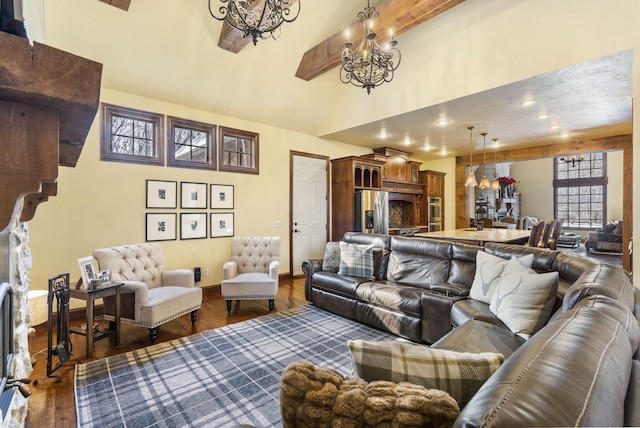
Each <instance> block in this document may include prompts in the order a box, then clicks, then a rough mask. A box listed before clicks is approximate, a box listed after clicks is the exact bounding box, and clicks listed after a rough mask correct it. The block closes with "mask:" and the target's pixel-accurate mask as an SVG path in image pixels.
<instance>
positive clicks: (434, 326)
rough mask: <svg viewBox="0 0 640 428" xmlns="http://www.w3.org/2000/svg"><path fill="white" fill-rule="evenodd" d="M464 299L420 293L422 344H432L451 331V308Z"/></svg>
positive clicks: (429, 292)
mask: <svg viewBox="0 0 640 428" xmlns="http://www.w3.org/2000/svg"><path fill="white" fill-rule="evenodd" d="M461 299H464V297H460V296H448V295H445V294H441V293H433V292H431V291H425V292H423V293H422V300H421V302H420V307H421V310H422V317H421V318H422V334H421V337H420V339H421V340H422V342H425V343H428V344H432V343H434V342H436V341H437V340H439V339H440V338H441V337H442V336H444V335H445V334H447V333H449V332H450V331H451V329H452V324H451V307H452V306H453V304H454V303H455V302H456V301H458V300H461Z"/></svg>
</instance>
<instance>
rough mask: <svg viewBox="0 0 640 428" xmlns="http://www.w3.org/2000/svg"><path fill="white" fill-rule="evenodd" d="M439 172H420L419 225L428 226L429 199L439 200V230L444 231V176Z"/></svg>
mask: <svg viewBox="0 0 640 428" xmlns="http://www.w3.org/2000/svg"><path fill="white" fill-rule="evenodd" d="M445 175H446V173H444V172H440V171H431V170H425V171H420V182H421V183H423V184H424V190H423V197H422V209H421V210H420V224H421V225H428V224H429V198H440V215H441V218H442V224H441V225H440V227H441V229H442V230H444V228H445V227H444V176H445Z"/></svg>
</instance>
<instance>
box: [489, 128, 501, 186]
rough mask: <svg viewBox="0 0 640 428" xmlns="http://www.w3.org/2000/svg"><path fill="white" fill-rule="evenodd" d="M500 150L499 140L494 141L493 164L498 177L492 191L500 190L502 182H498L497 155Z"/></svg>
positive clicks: (492, 183) (493, 183)
mask: <svg viewBox="0 0 640 428" xmlns="http://www.w3.org/2000/svg"><path fill="white" fill-rule="evenodd" d="M497 148H498V139H497V138H494V139H493V149H494V151H493V164H494V165H495V168H496V176H495V178H494V179H493V181H492V182H491V190H500V182H499V181H498V157H497V155H496V149H497Z"/></svg>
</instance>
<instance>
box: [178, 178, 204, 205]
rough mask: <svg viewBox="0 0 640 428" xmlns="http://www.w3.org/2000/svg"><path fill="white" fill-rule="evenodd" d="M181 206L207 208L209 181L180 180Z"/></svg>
mask: <svg viewBox="0 0 640 428" xmlns="http://www.w3.org/2000/svg"><path fill="white" fill-rule="evenodd" d="M180 208H196V209H199V208H202V209H206V208H207V183H189V182H186V181H182V182H180Z"/></svg>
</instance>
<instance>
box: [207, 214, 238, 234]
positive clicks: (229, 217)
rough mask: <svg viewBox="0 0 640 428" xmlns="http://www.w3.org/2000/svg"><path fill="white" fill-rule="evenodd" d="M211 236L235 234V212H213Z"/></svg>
mask: <svg viewBox="0 0 640 428" xmlns="http://www.w3.org/2000/svg"><path fill="white" fill-rule="evenodd" d="M210 229H211V237H212V238H222V237H226V236H233V213H211V226H210Z"/></svg>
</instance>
